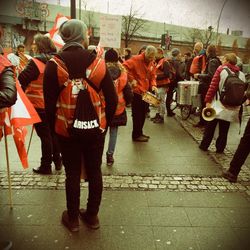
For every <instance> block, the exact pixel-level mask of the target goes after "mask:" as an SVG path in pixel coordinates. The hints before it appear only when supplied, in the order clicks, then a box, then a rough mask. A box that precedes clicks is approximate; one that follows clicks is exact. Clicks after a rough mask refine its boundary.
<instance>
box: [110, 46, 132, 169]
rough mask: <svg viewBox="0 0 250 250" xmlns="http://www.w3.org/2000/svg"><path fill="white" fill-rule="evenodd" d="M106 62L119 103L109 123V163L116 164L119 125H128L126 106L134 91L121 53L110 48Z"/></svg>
mask: <svg viewBox="0 0 250 250" xmlns="http://www.w3.org/2000/svg"><path fill="white" fill-rule="evenodd" d="M105 62H106V65H107V68H108V70H109V73H110V75H111V77H112V79H113V82H114V86H115V90H116V93H117V96H118V105H117V108H116V112H115V115H114V117H113V119H112V121H111V122H110V124H109V143H108V150H107V152H106V160H107V165H108V166H112V165H113V164H114V157H113V155H114V152H115V146H116V140H117V133H118V127H119V126H126V124H127V113H126V106H127V105H128V104H130V103H131V101H132V98H133V93H132V90H131V87H130V85H129V83H128V75H127V72H126V70H125V68H124V67H123V66H122V64H121V63H120V62H119V55H118V53H117V51H116V50H114V49H109V50H108V51H106V53H105Z"/></svg>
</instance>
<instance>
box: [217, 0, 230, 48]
mask: <svg viewBox="0 0 250 250" xmlns="http://www.w3.org/2000/svg"><path fill="white" fill-rule="evenodd" d="M226 2H227V0H224V2H223V5H222V7H221V10H220V15H219V17H218V21H217V29H216V44H218V32H219V26H220V19H221V14H222V11H223V9H224V7H225V4H226Z"/></svg>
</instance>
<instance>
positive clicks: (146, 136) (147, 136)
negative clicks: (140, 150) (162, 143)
mask: <svg viewBox="0 0 250 250" xmlns="http://www.w3.org/2000/svg"><path fill="white" fill-rule="evenodd" d="M142 136H143V137H145V138H148V139H150V136H149V135H144V134H142Z"/></svg>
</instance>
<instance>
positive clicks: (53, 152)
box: [34, 109, 61, 167]
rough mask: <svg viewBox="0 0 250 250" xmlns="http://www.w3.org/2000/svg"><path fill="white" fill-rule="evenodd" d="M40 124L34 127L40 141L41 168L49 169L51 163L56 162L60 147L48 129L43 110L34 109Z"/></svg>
mask: <svg viewBox="0 0 250 250" xmlns="http://www.w3.org/2000/svg"><path fill="white" fill-rule="evenodd" d="M36 111H37V113H38V115H39V117H40V118H41V122H39V123H35V124H34V127H35V130H36V133H37V135H38V136H39V138H40V140H41V151H42V157H41V166H42V167H51V163H52V161H57V160H58V159H59V158H60V157H61V156H60V147H59V144H58V140H57V137H56V135H55V134H53V133H52V132H51V130H50V128H49V124H48V122H47V119H46V114H45V110H44V109H36Z"/></svg>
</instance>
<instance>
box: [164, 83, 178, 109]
mask: <svg viewBox="0 0 250 250" xmlns="http://www.w3.org/2000/svg"><path fill="white" fill-rule="evenodd" d="M176 86H177V85H176V84H174V83H170V84H169V85H168V92H167V98H166V109H167V114H171V113H172V110H171V108H170V106H171V103H172V100H173V91H174V89H175V87H176Z"/></svg>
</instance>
